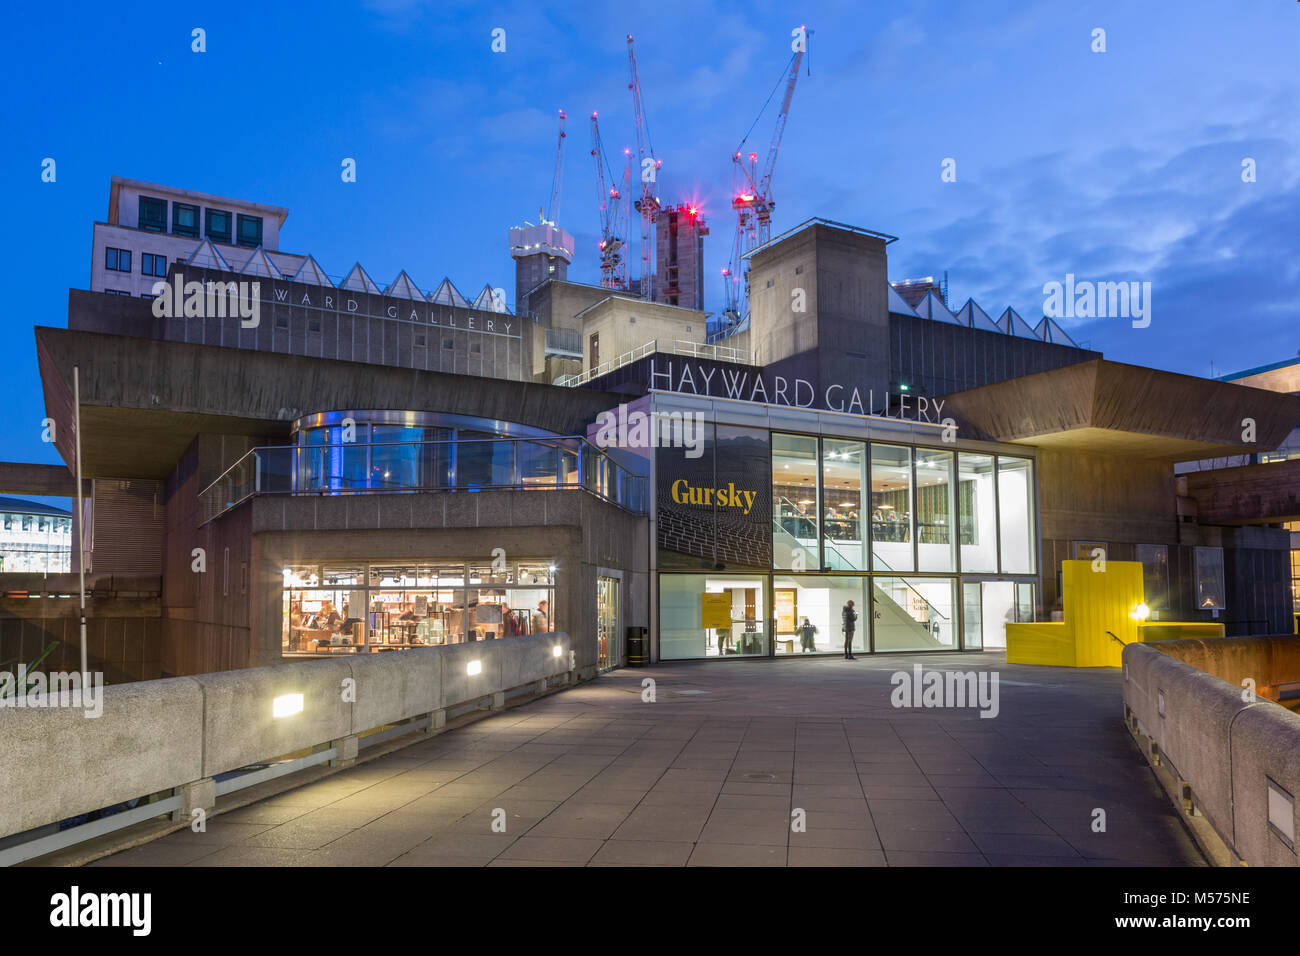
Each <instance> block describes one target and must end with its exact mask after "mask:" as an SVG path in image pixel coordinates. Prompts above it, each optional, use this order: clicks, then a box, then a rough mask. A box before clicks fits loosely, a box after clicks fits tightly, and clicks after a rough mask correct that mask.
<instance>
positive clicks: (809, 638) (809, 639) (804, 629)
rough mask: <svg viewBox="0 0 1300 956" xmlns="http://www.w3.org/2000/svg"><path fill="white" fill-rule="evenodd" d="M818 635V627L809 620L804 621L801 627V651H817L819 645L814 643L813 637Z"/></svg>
mask: <svg viewBox="0 0 1300 956" xmlns="http://www.w3.org/2000/svg"><path fill="white" fill-rule="evenodd" d="M816 633H817V627H816V625H814V624H813V623H812V621H810V620H808V618H804V619H803V624H802V625H800V627H799V651H800V653H802V652H804V651H816V650H817V645H816V644H814V643H813V635H814V634H816Z"/></svg>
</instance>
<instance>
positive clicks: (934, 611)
mask: <svg viewBox="0 0 1300 956" xmlns="http://www.w3.org/2000/svg"><path fill="white" fill-rule="evenodd" d="M778 500H781V501H786V502H787V503H789V502H790V499H788V498H786V497H785V496H784V495H782V496H780V498H779V499H778ZM798 517H799V518H801V519H802V520H804V521H815V519H813V518H810V517H807V516H805V515H800V516H798ZM772 527H773V528H774V529H776V530H777V531H779V532H781V534H783V535H785V536H786V537H787V538H789V539H790V540H792V541H794V542H795V543H797V544H798V546H799V547H801V548H802V547H804V544H803V542H802V541H800V540H799V539H798V538H797V537H796V536H795V535H793V534H791V533H790V532H789V531H787V530H786V529H785V528H784V527H782V525H781V519H780V518H777V517H774V518H773V519H772ZM822 544H823V546H826V547H830V548H831V549H832V550H834V551H835V553H836V554H838V555H839V556H840V557H841V558H842V559H843V560H844V561H845V563H850V562H849V560H848V558H846V557H844V554H843V553H842V552H841V551H840V550H839V548H837V547H835V546H834V545H833V544H831V543H830V542H828V541H827V540H826V537H825V535H822ZM871 558H872V561H873V562H875V563H877V564H880V565H883V566H884V569H885V570H886V571H888V572H889V573H890V574H894V575H901V574H905V573H906V572H903V571H895V570H894V569H893V568H892V567H890V565H889V563H888V562H887V561H885V559H884V558H882V557H880V556H879V555H878V554H876V553H875V548H872V549H871ZM823 570H824V569H823ZM874 570H875V568H874V566H873V567H872V569H871V571H874ZM863 573H864V574H870V573H871V572H870V571H867V570H865V569H863ZM898 580H899V581H901V582H902V584H903V587H905V588H907V589H908V590H909V591H911V592H912V593H913V594H915V595H916V596H917V597H919V598H920V599H921V600H922V601H923V602H924V603H925V606H926V608H927V610H928V611H929V613H930V615H931V616H932V617H937V618H938V619H939V620H941V621H947V620H949V617H948V615H946V614H944V613H943V612H942V611H940V610H939V609H938V608H937V607H935V606H934V604H932V603H931V601H930V599H929V598H927V597H926V596H925V595H924V594H922V593H921V592H920V591H918V590H917V589H916V588H914V587H912V585H911V584H909V583H908V581H907V579H906V578H904V577H899V578H898ZM876 586H877V587H878V586H879V585H876Z"/></svg>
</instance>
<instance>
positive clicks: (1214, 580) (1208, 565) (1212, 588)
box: [1196, 548, 1228, 611]
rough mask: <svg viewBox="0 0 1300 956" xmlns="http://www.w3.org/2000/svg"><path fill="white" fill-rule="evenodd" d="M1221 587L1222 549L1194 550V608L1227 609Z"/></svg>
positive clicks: (1223, 589) (1224, 591) (1222, 587)
mask: <svg viewBox="0 0 1300 956" xmlns="http://www.w3.org/2000/svg"><path fill="white" fill-rule="evenodd" d="M1226 594H1227V592H1226V589H1225V588H1224V586H1223V549H1222V548H1197V549H1196V606H1197V607H1199V608H1202V609H1211V608H1212V609H1214V610H1219V611H1221V610H1223V609H1224V608H1225V607H1227V606H1228V605H1227V602H1226V600H1225V597H1226Z"/></svg>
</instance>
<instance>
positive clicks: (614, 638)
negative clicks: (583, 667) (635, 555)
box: [596, 577, 622, 671]
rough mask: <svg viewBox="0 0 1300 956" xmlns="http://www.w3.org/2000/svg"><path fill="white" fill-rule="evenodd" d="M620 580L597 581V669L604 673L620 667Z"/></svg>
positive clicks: (602, 578)
mask: <svg viewBox="0 0 1300 956" xmlns="http://www.w3.org/2000/svg"><path fill="white" fill-rule="evenodd" d="M619 583H620V582H619V580H618V578H607V577H599V578H597V579H596V667H597V668H598V669H600V670H602V671H607V670H611V669H612V668H615V667H618V666H619V664H620V663H622V661H621V660H620V654H619V641H618V622H619V597H620V595H619Z"/></svg>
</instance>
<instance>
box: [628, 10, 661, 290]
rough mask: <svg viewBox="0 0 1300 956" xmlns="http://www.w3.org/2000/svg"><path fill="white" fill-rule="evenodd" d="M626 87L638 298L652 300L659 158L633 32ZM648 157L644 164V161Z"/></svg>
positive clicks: (629, 38) (629, 44)
mask: <svg viewBox="0 0 1300 956" xmlns="http://www.w3.org/2000/svg"><path fill="white" fill-rule="evenodd" d="M627 65H628V83H627V88H628V89H629V90H631V91H632V122H633V126H634V127H635V129H636V150H637V159H638V166H637V168H638V169H639V170H640V173H641V198H640V199H638V200H637V201H636V209H637V212H639V213H640V214H641V298H643V299H653V298H654V296H653V294H652V292H653V290H652V286H653V284H654V267H653V260H654V241H653V239H652V237H651V226H653V225H654V222H655V220H657V219H658V218H659V205H660V204H659V197H658V196H657V195H656V193H657V191H658V183H657V182H656V180H657V179H658V170H659V165H660V164H659V160H657V159H656V158H655V154H654V144H652V143H651V142H650V133H649V131H648V130H647V129H646V123H645V110H644V107H643V105H642V102H641V81H640V79H639V78H638V77H637V69H636V44H635V43H634V42H633V40H632V34H630V33H629V34H628V37H627ZM647 159H649V160H650V164H649V165H647V163H646V160H647Z"/></svg>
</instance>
